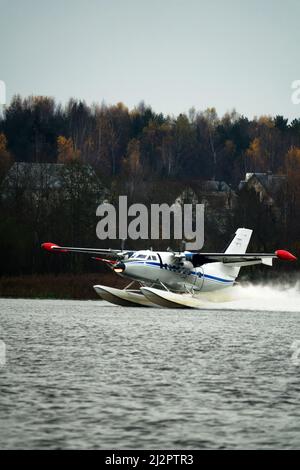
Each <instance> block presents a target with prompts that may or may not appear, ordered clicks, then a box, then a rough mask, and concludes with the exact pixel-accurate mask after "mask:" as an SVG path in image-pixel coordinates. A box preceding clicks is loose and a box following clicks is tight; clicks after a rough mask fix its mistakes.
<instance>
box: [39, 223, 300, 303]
mask: <svg viewBox="0 0 300 470" xmlns="http://www.w3.org/2000/svg"><path fill="white" fill-rule="evenodd" d="M252 232H253V231H252V230H251V229H247V228H238V229H237V231H236V233H235V236H234V238H233V239H232V241H231V242H230V243H229V245H228V247H227V248H226V250H225V251H224V252H223V253H205V252H202V251H195V252H194V251H182V252H175V251H172V250H170V249H169V250H168V251H158V252H154V251H153V250H140V251H128V250H124V249H120V250H114V249H98V248H76V247H69V246H59V245H57V244H55V243H51V242H46V243H43V244H42V248H43V249H44V250H46V251H48V252H53V253H70V252H74V253H86V254H88V255H93V257H94V256H95V255H96V257H95V258H94V259H96V260H98V261H101V262H104V263H106V264H107V265H108V266H109V267H110V268H111V269H112V270H113V271H114V272H115V273H116V274H117V275H119V276H122V277H124V278H127V279H128V280H130V283H129V284H128V285H127V286H126V287H125V288H124V289H116V288H113V287H109V286H104V285H95V286H93V287H94V289H95V291H96V292H97V294H98V295H99V296H100V297H101V298H102V299H104V300H106V301H108V302H111V303H113V304H116V305H121V306H128V307H153V306H156V307H157V306H159V307H163V308H201V298H202V296H204V295H205V294H207V293H212V292H215V291H219V290H221V289H222V290H224V289H229V288H232V287H233V286H234V285H235V283H236V278H237V277H238V275H239V272H240V269H241V268H242V267H243V266H253V265H257V264H263V265H266V266H272V264H273V260H274V259H279V260H284V261H295V260H297V258H296V256H294V255H293V254H292V253H290V252H289V251H287V250H283V249H280V250H276V251H275V252H274V253H247V252H246V250H247V247H248V244H249V241H250V238H251V235H252ZM103 256H105V258H103ZM134 283H137V284H138V288H136V289H133V288H132V286H133V285H134Z"/></svg>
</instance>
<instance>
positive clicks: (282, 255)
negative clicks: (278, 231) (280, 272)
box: [275, 250, 297, 261]
mask: <svg viewBox="0 0 300 470" xmlns="http://www.w3.org/2000/svg"><path fill="white" fill-rule="evenodd" d="M275 255H276V256H277V258H279V259H283V260H285V261H296V260H297V258H296V256H294V255H292V253H290V252H289V251H286V250H277V251H275Z"/></svg>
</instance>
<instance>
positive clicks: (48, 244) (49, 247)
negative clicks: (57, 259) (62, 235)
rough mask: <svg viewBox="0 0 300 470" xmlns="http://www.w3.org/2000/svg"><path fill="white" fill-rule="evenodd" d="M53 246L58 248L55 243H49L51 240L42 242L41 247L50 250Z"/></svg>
mask: <svg viewBox="0 0 300 470" xmlns="http://www.w3.org/2000/svg"><path fill="white" fill-rule="evenodd" d="M53 247H55V248H59V246H58V245H56V244H55V243H51V242H46V243H42V248H43V249H44V250H46V251H51V250H52V248H53Z"/></svg>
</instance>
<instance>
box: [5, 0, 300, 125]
mask: <svg viewBox="0 0 300 470" xmlns="http://www.w3.org/2000/svg"><path fill="white" fill-rule="evenodd" d="M299 22H300V0H282V1H279V0H240V1H238V0H206V1H204V0H0V80H4V81H5V82H6V87H7V98H8V102H9V100H10V99H11V97H12V95H14V94H16V93H19V94H21V95H22V96H27V95H31V94H37V95H50V96H53V97H55V98H56V99H57V100H58V101H62V102H65V101H66V100H68V98H69V97H76V98H80V99H84V100H86V102H87V103H89V104H90V103H92V102H96V101H97V102H102V101H105V102H106V103H107V104H113V103H117V102H118V101H122V102H124V103H125V104H126V105H127V106H128V107H129V108H133V107H134V106H135V105H137V104H138V103H139V102H140V101H141V100H144V101H145V102H146V103H147V104H150V105H151V106H152V107H153V109H154V110H155V111H157V112H163V113H166V114H174V115H177V114H179V113H180V112H187V111H188V109H189V108H191V107H192V106H194V107H195V108H196V109H197V110H202V109H205V108H207V107H212V106H214V107H216V108H217V111H218V113H219V114H221V115H222V114H223V113H225V112H226V111H228V110H231V109H232V108H236V110H237V111H238V112H240V113H241V114H245V115H247V116H249V117H253V116H254V115H260V114H271V115H276V114H283V115H285V116H286V117H289V118H290V119H293V118H294V117H300V104H299V105H294V104H292V101H291V94H292V90H291V83H292V82H293V81H294V80H296V79H300V60H299V59H300V27H299Z"/></svg>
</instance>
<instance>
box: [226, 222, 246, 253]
mask: <svg viewBox="0 0 300 470" xmlns="http://www.w3.org/2000/svg"><path fill="white" fill-rule="evenodd" d="M252 232H253V230H250V229H249V228H238V229H237V231H236V232H235V237H234V238H233V240H232V241H231V242H230V244H229V245H228V247H227V249H226V250H225V253H232V254H234V253H240V254H242V253H246V250H247V247H248V245H249V242H250V238H251V235H252Z"/></svg>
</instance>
